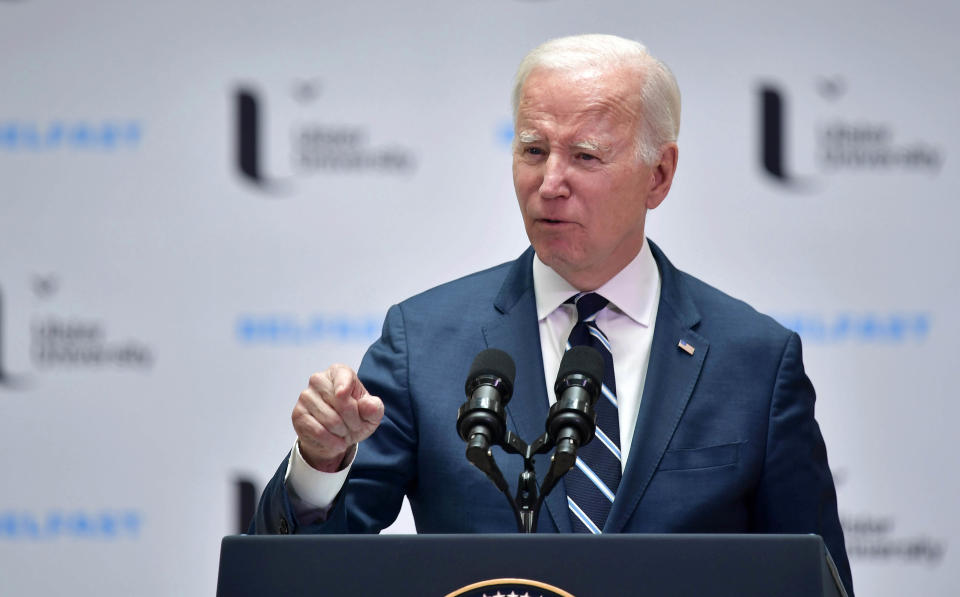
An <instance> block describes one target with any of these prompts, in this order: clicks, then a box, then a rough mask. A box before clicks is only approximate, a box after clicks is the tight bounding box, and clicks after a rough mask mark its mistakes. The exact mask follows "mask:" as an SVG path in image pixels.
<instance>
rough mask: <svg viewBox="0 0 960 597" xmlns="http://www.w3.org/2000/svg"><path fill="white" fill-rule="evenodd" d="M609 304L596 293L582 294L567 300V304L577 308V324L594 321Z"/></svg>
mask: <svg viewBox="0 0 960 597" xmlns="http://www.w3.org/2000/svg"><path fill="white" fill-rule="evenodd" d="M609 303H610V301H608V300H607V299H605V298H603V297H602V296H600V295H599V294H597V293H596V292H581V293H579V294H575V295H573V296H571V297H570V298H568V299H567V300H566V304H568V305H573V306H575V307H576V308H577V323H581V322H590V321H593V320H594V319H595V318H596V316H597V313H599V312H600V310H601V309H603V308H604V307H606V306H607V304H609Z"/></svg>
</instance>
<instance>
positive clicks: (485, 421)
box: [457, 348, 517, 461]
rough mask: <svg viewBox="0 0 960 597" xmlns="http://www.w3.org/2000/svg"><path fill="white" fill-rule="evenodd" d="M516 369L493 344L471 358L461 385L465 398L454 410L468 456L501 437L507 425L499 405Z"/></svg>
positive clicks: (510, 387) (509, 390)
mask: <svg viewBox="0 0 960 597" xmlns="http://www.w3.org/2000/svg"><path fill="white" fill-rule="evenodd" d="M516 371H517V368H516V365H514V364H513V359H511V358H510V355H508V354H507V353H505V352H503V351H502V350H498V349H496V348H488V349H486V350H484V351H481V352H480V354H478V355H477V356H476V358H474V359H473V365H471V366H470V374H469V375H467V381H466V384H465V386H464V390H465V391H466V394H467V401H466V402H465V403H463V406H461V407H460V410H459V411H458V412H457V432H458V433H459V434H460V437H461V438H462V439H463V440H464V441H465V442H467V457H468V458H470V454H471V452H473V451H474V450H482V451H483V452H486V451H487V450H488V449H489V448H490V446H492V445H497V444H499V443H500V442H501V441H502V440H503V436H504V434H505V433H506V429H507V424H506V412H505V411H504V408H503V407H504V406H506V404H507V402H509V401H510V398H511V397H512V396H513V378H514V376H515V375H516ZM478 456H479V454H478ZM470 460H471V461H473V458H470Z"/></svg>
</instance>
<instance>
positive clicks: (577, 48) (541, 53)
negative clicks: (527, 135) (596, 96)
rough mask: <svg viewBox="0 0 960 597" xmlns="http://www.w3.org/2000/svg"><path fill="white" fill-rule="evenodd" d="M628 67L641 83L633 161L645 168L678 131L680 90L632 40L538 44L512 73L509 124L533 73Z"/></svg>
mask: <svg viewBox="0 0 960 597" xmlns="http://www.w3.org/2000/svg"><path fill="white" fill-rule="evenodd" d="M617 67H621V68H623V67H626V68H632V69H634V70H635V71H636V72H637V73H638V76H639V77H640V78H641V79H642V85H641V86H640V106H639V108H640V115H641V119H642V123H641V127H640V130H639V131H638V139H637V154H638V157H639V158H640V159H641V160H643V161H644V162H645V163H647V164H654V163H656V162H657V160H659V159H660V149H661V148H662V147H663V145H664V144H666V143H673V142H676V140H677V135H678V134H679V132H680V88H679V87H678V86H677V80H676V79H675V78H674V76H673V73H672V72H670V69H669V68H668V67H667V65H666V64H664V63H663V62H660V61H659V60H658V59H657V58H655V57H654V56H653V55H651V54H650V53H649V52H648V51H647V48H646V47H645V46H644V45H643V44H641V43H639V42H636V41H632V40H629V39H624V38H622V37H617V36H616V35H602V34H589V35H573V36H570V37H560V38H557V39H552V40H550V41H548V42H546V43H543V44H541V45H539V46H537V47H536V48H534V49H533V50H531V51H530V53H529V54H527V55H526V56H525V57H524V58H523V60H522V61H521V62H520V66H519V67H518V68H517V75H516V77H515V78H514V83H513V123H514V126H516V123H517V110H518V108H519V106H520V99H521V96H522V94H523V85H524V83H526V81H527V77H529V76H530V73H532V72H533V71H534V70H537V69H546V70H559V71H568V72H569V71H579V70H583V69H590V68H593V69H602V70H610V69H611V68H617Z"/></svg>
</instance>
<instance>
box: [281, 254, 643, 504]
mask: <svg viewBox="0 0 960 597" xmlns="http://www.w3.org/2000/svg"><path fill="white" fill-rule="evenodd" d="M533 290H534V295H535V296H536V301H537V319H538V321H539V325H540V351H541V353H542V355H543V372H544V383H545V384H546V386H547V396H548V397H549V400H550V403H551V404H553V403H554V402H556V397H555V396H554V394H553V385H554V382H555V381H556V377H557V371H558V370H559V369H560V359H561V358H562V356H563V352H564V348H565V346H566V342H567V337H568V336H569V335H570V331H571V330H572V329H573V326H574V325H575V324H576V323H577V310H576V308H575V307H574V306H573V305H565V304H563V303H564V302H565V301H566V300H567V299H569V298H570V297H571V296H573V295H574V294H576V293H577V292H578V290H577V289H576V288H574V287H573V286H571V285H570V283H569V282H567V281H566V280H564V279H563V278H562V277H560V275H559V274H557V273H556V272H555V271H553V270H552V269H550V267H548V266H547V265H546V264H544V263H543V262H542V261H540V258H539V257H537V256H534V258H533ZM596 292H597V293H599V294H600V295H602V296H603V297H604V298H606V299H607V300H608V301H609V302H610V304H609V305H607V306H606V307H604V308H603V309H602V310H601V311H600V314H599V315H598V316H597V319H596V322H597V327H599V328H600V330H602V331H603V333H604V334H605V335H606V336H607V338H608V339H609V340H610V346H611V348H612V351H611V353H612V354H613V368H614V375H615V377H616V383H617V402H618V404H619V415H620V450H621V452H622V453H623V454H624V458H623V459H622V460H621V466H626V463H627V459H628V458H629V454H630V444H631V440H632V439H633V429H634V427H635V426H636V421H637V414H638V413H639V411H640V398H641V396H642V395H643V385H644V381H645V380H646V376H647V364H648V363H649V361H650V347H651V345H652V342H653V327H654V322H655V321H656V319H657V306H658V304H659V302H660V272H659V270H658V269H657V264H656V262H655V261H654V259H653V254H652V253H651V252H650V247H649V245H648V244H647V243H646V242H644V243H643V247H642V248H641V250H640V252H639V253H638V254H637V256H636V257H635V258H634V259H633V261H631V262H630V263H629V264H627V266H626V267H625V268H623V269H622V270H621V271H620V272H619V273H618V274H617V275H615V276H614V277H613V278H611V279H610V280H609V281H608V282H607V283H606V284H604V285H603V286H601V287H600V288H598V289H597V290H596ZM523 439H525V440H530V441H532V440H533V438H523ZM354 456H355V454H353V455H349V456H348V457H347V458H346V461H347V462H346V463H345V466H344V469H343V470H341V471H338V472H336V473H324V472H321V471H318V470H316V469H314V468H313V467H311V466H310V465H309V464H307V463H306V461H305V460H304V459H303V456H302V455H301V454H300V447H299V444H296V443H295V444H294V447H293V450H291V452H290V459H289V461H288V463H287V475H286V478H285V482H286V484H287V488H288V489H289V490H290V493H291V495H290V497H291V502H292V504H293V507H294V510H295V511H296V514H297V517H298V518H304V517H308V518H310V519H318V518H323V517H324V516H325V515H326V513H327V511H329V509H330V506H331V505H332V503H333V500H334V498H336V496H337V494H338V493H339V492H340V489H341V488H342V487H343V484H344V483H345V482H346V479H347V476H348V474H349V472H350V467H351V466H352V465H353V459H354ZM303 522H306V521H303Z"/></svg>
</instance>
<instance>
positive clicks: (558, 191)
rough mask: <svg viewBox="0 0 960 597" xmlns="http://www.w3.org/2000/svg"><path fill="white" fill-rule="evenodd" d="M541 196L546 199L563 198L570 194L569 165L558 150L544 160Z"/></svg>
mask: <svg viewBox="0 0 960 597" xmlns="http://www.w3.org/2000/svg"><path fill="white" fill-rule="evenodd" d="M540 196H541V197H542V198H544V199H562V198H564V197H569V196H570V187H569V184H568V181H567V167H566V164H565V163H564V162H563V160H562V159H561V156H559V155H557V153H556V152H554V153H551V154H550V155H549V156H547V159H546V160H545V161H544V162H543V180H541V181H540Z"/></svg>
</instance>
